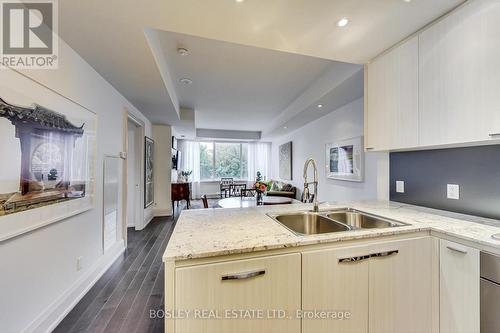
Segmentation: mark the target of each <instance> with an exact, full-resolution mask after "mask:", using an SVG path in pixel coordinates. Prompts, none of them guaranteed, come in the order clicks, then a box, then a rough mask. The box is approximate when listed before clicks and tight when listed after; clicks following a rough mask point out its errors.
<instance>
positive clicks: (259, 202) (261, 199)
mask: <svg viewBox="0 0 500 333" xmlns="http://www.w3.org/2000/svg"><path fill="white" fill-rule="evenodd" d="M256 199H257V206H261V205H263V204H264V197H263V195H262V192H257V198H256Z"/></svg>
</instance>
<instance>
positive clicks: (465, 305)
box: [439, 240, 480, 333]
mask: <svg viewBox="0 0 500 333" xmlns="http://www.w3.org/2000/svg"><path fill="white" fill-rule="evenodd" d="M439 273H440V288H439V294H440V295H439V296H440V297H439V298H440V306H439V308H440V333H479V318H480V316H479V304H480V303H479V301H480V298H479V295H480V294H479V251H478V250H476V249H473V248H470V247H467V246H463V245H460V244H457V243H453V242H450V241H447V240H440V264H439Z"/></svg>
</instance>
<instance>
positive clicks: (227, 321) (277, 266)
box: [175, 254, 301, 333]
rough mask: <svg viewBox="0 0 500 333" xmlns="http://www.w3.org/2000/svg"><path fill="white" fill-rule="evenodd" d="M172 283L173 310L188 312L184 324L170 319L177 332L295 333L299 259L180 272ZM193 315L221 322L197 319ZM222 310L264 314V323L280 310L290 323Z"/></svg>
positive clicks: (282, 257)
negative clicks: (211, 314) (201, 315)
mask: <svg viewBox="0 0 500 333" xmlns="http://www.w3.org/2000/svg"><path fill="white" fill-rule="evenodd" d="M262 272H265V273H264V274H263V273H262ZM224 277H225V278H224ZM236 277H240V278H241V279H236ZM175 281H176V285H175V309H176V310H177V311H182V310H184V311H191V312H190V315H189V318H188V319H176V320H175V331H176V332H178V333H180V332H182V333H184V332H186V333H187V332H189V333H198V332H205V333H211V332H213V333H225V332H227V333H233V332H243V333H244V332H249V333H250V332H269V333H271V332H272V333H274V332H278V333H279V332H283V333H285V332H300V320H298V319H294V318H295V314H296V311H297V310H299V309H301V295H300V290H301V256H300V254H289V255H280V256H273V257H265V258H257V259H248V260H238V261H232V262H227V263H217V264H208V265H202V266H195V267H187V268H179V269H176V272H175ZM195 310H208V311H213V313H214V315H215V314H216V315H217V316H219V317H220V318H215V319H199V318H196V313H195V312H194V311H195ZM226 310H238V311H239V310H263V311H264V313H263V315H264V318H268V312H267V310H271V311H272V310H284V311H286V313H287V315H289V316H291V319H263V320H262V319H255V320H251V319H245V318H242V316H241V313H229V314H228V313H226ZM198 314H200V313H199V312H198ZM269 314H270V315H272V314H273V312H270V313H269ZM206 315H207V316H208V315H210V313H207V314H206ZM227 315H229V316H227ZM243 315H244V314H243ZM203 316H205V315H203ZM235 316H236V317H237V318H236V319H234V318H235ZM256 316H259V315H258V314H257V313H255V312H254V314H253V317H256ZM198 317H199V316H198ZM229 317H230V318H229Z"/></svg>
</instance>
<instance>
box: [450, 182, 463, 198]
mask: <svg viewBox="0 0 500 333" xmlns="http://www.w3.org/2000/svg"><path fill="white" fill-rule="evenodd" d="M447 192H448V199H452V200H460V185H456V184H448V191H447Z"/></svg>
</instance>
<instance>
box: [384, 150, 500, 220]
mask: <svg viewBox="0 0 500 333" xmlns="http://www.w3.org/2000/svg"><path fill="white" fill-rule="evenodd" d="M397 180H402V181H404V182H405V193H396V181H397ZM390 182H391V183H390V191H391V193H390V197H391V200H393V201H398V202H403V203H408V204H414V205H419V206H425V207H430V208H437V209H443V210H448V211H452V212H457V213H465V214H470V215H477V216H482V217H489V218H494V219H500V145H494V146H481V147H468V148H453V149H440V150H426V151H415V152H398V153H391V154H390ZM447 184H459V185H460V200H451V199H447V197H446V196H447Z"/></svg>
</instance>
